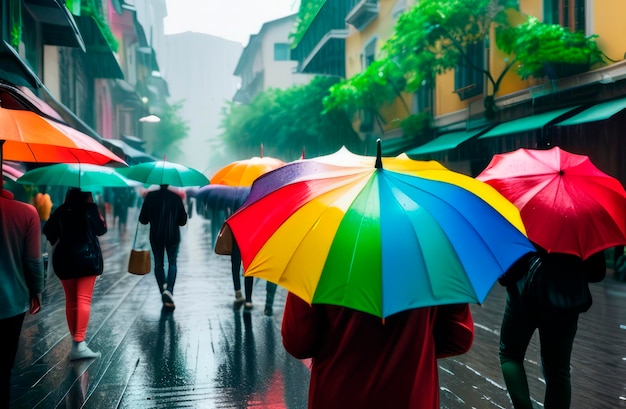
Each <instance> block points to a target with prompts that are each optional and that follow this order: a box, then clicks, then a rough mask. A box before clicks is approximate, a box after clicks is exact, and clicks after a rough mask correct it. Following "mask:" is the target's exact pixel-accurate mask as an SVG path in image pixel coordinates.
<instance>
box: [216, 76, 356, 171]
mask: <svg viewBox="0 0 626 409" xmlns="http://www.w3.org/2000/svg"><path fill="white" fill-rule="evenodd" d="M337 82H338V80H337V79H336V78H330V77H316V78H314V79H313V80H312V81H311V83H309V84H307V85H301V86H294V87H291V88H288V89H285V90H280V89H270V90H267V91H265V92H262V93H260V94H259V95H258V96H257V97H256V98H255V99H254V100H253V101H252V102H251V103H250V104H247V105H239V104H233V103H229V105H228V106H227V107H226V109H225V110H224V112H223V120H222V124H221V128H222V131H223V132H222V135H221V136H222V139H223V140H224V142H225V144H226V146H227V148H228V150H229V151H230V152H231V153H235V154H236V156H237V157H250V156H258V155H259V147H260V146H261V144H263V146H264V150H265V155H267V156H273V157H277V158H281V159H283V160H287V161H291V160H295V159H297V158H298V157H299V156H300V155H301V153H302V150H303V149H305V151H306V152H307V156H318V155H322V154H328V153H332V152H334V151H336V150H337V149H339V148H341V146H342V145H346V147H348V148H349V149H354V152H357V151H360V150H361V142H360V140H359V138H358V135H357V134H356V133H355V132H354V130H353V129H352V124H351V122H350V121H349V120H348V117H347V116H346V114H345V113H344V112H342V111H333V112H325V110H324V107H323V105H322V100H323V99H324V98H325V97H326V96H328V94H329V88H330V87H332V86H333V85H335V84H336V83H337Z"/></svg>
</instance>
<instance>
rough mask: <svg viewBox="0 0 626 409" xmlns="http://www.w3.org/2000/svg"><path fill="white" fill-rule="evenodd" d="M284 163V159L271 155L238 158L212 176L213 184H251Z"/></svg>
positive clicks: (242, 185) (241, 185)
mask: <svg viewBox="0 0 626 409" xmlns="http://www.w3.org/2000/svg"><path fill="white" fill-rule="evenodd" d="M284 164H285V162H283V161H282V160H280V159H276V158H272V157H269V156H263V157H258V156H254V157H252V158H250V159H244V160H238V161H235V162H232V163H230V164H228V165H226V166H224V167H223V168H221V169H220V170H218V171H217V173H215V175H213V177H212V178H211V184H213V185H228V186H240V187H244V186H251V185H252V182H254V180H255V179H256V178H258V177H259V176H261V175H262V174H264V173H267V172H269V171H271V170H274V169H278V168H280V167H281V166H283V165H284Z"/></svg>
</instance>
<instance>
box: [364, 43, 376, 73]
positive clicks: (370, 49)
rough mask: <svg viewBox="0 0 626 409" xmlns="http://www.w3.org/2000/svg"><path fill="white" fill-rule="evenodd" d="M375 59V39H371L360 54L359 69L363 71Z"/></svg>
mask: <svg viewBox="0 0 626 409" xmlns="http://www.w3.org/2000/svg"><path fill="white" fill-rule="evenodd" d="M375 59H376V39H373V40H372V41H370V42H369V43H367V45H366V46H365V49H364V50H363V53H361V69H362V70H363V71H365V69H366V68H367V67H369V66H370V64H371V63H373V62H374V60H375Z"/></svg>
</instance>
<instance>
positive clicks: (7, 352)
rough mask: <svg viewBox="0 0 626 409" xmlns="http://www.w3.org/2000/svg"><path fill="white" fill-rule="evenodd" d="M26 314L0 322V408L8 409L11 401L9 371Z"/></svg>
mask: <svg viewBox="0 0 626 409" xmlns="http://www.w3.org/2000/svg"><path fill="white" fill-rule="evenodd" d="M25 315H26V313H23V314H19V315H15V316H13V317H9V318H4V319H2V320H0V332H2V338H0V339H2V341H1V342H0V351H2V353H0V377H1V379H0V408H1V409H5V408H8V407H9V402H10V399H11V396H10V395H11V370H12V369H13V364H14V363H15V355H16V354H17V346H18V344H19V341H20V333H21V332H22V323H23V322H24V316H25Z"/></svg>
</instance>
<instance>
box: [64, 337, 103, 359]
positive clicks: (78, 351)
mask: <svg viewBox="0 0 626 409" xmlns="http://www.w3.org/2000/svg"><path fill="white" fill-rule="evenodd" d="M100 355H101V354H100V352H94V351H92V350H91V349H89V347H88V346H87V343H86V342H85V341H81V342H76V341H72V349H71V350H70V361H76V360H78V359H91V358H100Z"/></svg>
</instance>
